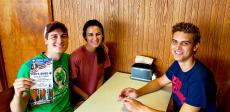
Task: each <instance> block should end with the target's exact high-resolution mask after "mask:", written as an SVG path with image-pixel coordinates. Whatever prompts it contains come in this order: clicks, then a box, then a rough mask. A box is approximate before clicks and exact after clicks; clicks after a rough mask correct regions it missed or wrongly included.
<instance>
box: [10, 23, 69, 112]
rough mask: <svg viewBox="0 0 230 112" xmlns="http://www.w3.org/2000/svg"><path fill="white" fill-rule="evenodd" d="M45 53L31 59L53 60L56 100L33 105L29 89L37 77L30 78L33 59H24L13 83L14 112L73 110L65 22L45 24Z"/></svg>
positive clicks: (12, 109) (11, 105)
mask: <svg viewBox="0 0 230 112" xmlns="http://www.w3.org/2000/svg"><path fill="white" fill-rule="evenodd" d="M44 37H45V38H44V39H45V44H46V45H47V50H46V52H43V53H41V54H39V55H37V56H36V57H34V58H32V59H38V58H39V59H45V58H52V60H53V77H54V78H53V79H54V80H53V81H54V84H53V91H54V92H53V96H54V98H53V99H54V101H53V103H49V104H41V105H38V106H30V102H29V99H30V93H29V90H30V88H31V87H32V86H33V85H34V80H33V79H31V78H30V61H31V60H32V59H31V60H28V61H27V62H25V63H24V64H23V65H22V66H21V68H20V70H19V73H18V78H17V79H16V80H15V82H14V84H13V85H14V90H15V95H14V97H13V100H12V101H11V103H10V108H11V111H13V112H23V111H33V112H44V111H46V112H66V111H67V112H68V111H73V109H72V107H71V106H70V102H69V66H68V60H69V55H68V54H66V53H64V52H65V51H66V49H67V48H68V40H69V37H68V30H67V28H66V26H65V25H64V24H63V23H60V22H57V21H54V22H51V23H49V24H47V25H46V27H45V31H44Z"/></svg>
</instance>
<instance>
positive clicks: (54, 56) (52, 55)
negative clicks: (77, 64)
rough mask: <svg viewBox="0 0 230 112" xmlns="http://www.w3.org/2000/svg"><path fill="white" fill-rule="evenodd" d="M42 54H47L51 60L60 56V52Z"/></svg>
mask: <svg viewBox="0 0 230 112" xmlns="http://www.w3.org/2000/svg"><path fill="white" fill-rule="evenodd" d="M44 55H45V56H47V57H48V58H52V59H53V60H59V59H60V58H61V54H58V53H50V52H46V53H45V54H44Z"/></svg>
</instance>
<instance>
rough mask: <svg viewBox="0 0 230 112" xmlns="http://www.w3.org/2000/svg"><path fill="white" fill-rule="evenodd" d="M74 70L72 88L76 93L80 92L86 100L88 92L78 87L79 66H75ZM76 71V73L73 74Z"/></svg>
mask: <svg viewBox="0 0 230 112" xmlns="http://www.w3.org/2000/svg"><path fill="white" fill-rule="evenodd" d="M74 70H75V71H74V72H71V73H72V74H71V89H72V91H73V92H74V93H76V94H78V95H79V96H81V97H82V98H83V99H84V100H87V99H88V97H89V95H88V94H87V93H85V92H84V91H83V90H82V89H80V88H79V87H77V84H76V83H77V80H76V79H77V73H78V71H79V70H78V68H77V67H75V69H74ZM73 73H75V74H73Z"/></svg>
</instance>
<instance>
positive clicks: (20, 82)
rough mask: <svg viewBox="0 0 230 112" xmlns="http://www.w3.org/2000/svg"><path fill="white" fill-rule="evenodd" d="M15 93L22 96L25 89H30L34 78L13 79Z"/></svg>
mask: <svg viewBox="0 0 230 112" xmlns="http://www.w3.org/2000/svg"><path fill="white" fill-rule="evenodd" d="M13 85H14V91H15V95H17V96H22V93H23V92H24V91H25V90H28V89H30V88H31V87H32V86H33V85H34V80H33V79H30V78H19V79H16V80H15V81H14V84H13Z"/></svg>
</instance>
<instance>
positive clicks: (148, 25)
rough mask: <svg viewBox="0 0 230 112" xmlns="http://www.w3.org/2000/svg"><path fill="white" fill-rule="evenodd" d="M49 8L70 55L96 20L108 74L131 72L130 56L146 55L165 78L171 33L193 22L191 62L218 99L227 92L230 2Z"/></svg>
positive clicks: (119, 0)
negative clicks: (202, 70) (195, 36)
mask: <svg viewBox="0 0 230 112" xmlns="http://www.w3.org/2000/svg"><path fill="white" fill-rule="evenodd" d="M52 3H53V15H54V20H59V21H62V22H64V23H66V24H67V26H68V28H69V29H70V46H69V48H68V52H69V53H70V52H72V51H73V50H74V49H76V48H78V47H79V46H80V45H82V44H84V40H83V38H82V26H83V25H84V23H85V22H86V21H87V20H89V19H92V18H96V19H98V20H100V21H101V22H102V24H103V25H104V27H105V35H106V38H105V41H106V44H107V45H108V47H109V49H110V53H109V54H110V57H111V60H112V67H111V69H112V71H113V72H115V71H122V72H130V69H131V65H132V64H133V62H134V58H135V56H136V55H145V56H150V57H155V58H156V61H155V64H156V66H157V69H158V71H159V72H160V73H161V74H162V73H164V72H165V71H166V70H167V68H168V66H170V64H171V63H172V61H173V57H172V56H171V54H170V50H169V49H170V40H171V27H172V26H173V25H174V24H176V23H178V22H181V21H185V22H192V23H194V24H196V25H197V26H198V27H199V28H200V31H201V35H202V39H201V45H200V48H199V51H198V52H197V55H196V56H197V58H198V59H200V60H201V61H202V62H204V64H205V65H207V66H208V67H209V68H210V69H211V70H212V71H213V73H214V75H215V79H216V82H217V84H218V96H222V95H223V94H224V93H225V91H226V90H227V89H226V88H229V86H230V69H229V68H230V45H229V44H228V43H229V41H230V37H229V29H230V13H229V12H230V0H65V1H60V0H52ZM219 99H221V98H219ZM219 102H220V101H219ZM219 104H221V103H219Z"/></svg>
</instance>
